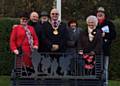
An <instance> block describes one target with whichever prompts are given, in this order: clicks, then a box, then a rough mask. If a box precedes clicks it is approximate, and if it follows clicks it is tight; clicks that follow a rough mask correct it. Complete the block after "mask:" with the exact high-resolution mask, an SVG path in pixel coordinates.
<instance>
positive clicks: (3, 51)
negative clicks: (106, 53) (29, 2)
mask: <svg viewBox="0 0 120 86" xmlns="http://www.w3.org/2000/svg"><path fill="white" fill-rule="evenodd" d="M113 23H114V24H115V26H116V31H117V38H116V40H115V41H114V42H113V43H112V49H111V51H112V52H111V58H110V66H109V75H110V79H119V80H120V72H119V69H120V66H119V65H120V58H119V57H120V52H119V51H120V19H116V20H114V21H113ZM14 24H18V19H12V18H1V19H0V75H10V73H11V70H12V67H13V64H14V55H13V54H12V53H11V52H10V50H9V37H10V32H11V28H12V26H13V25H14ZM79 25H80V26H81V27H83V28H84V26H85V23H84V22H79Z"/></svg>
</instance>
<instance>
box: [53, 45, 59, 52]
mask: <svg viewBox="0 0 120 86" xmlns="http://www.w3.org/2000/svg"><path fill="white" fill-rule="evenodd" d="M58 49H59V45H58V44H53V45H52V49H51V50H52V51H56V50H58Z"/></svg>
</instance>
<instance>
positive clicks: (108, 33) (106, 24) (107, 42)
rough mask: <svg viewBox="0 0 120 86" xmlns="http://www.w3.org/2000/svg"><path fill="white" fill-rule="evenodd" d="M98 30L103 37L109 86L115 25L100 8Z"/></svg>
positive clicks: (106, 75)
mask: <svg viewBox="0 0 120 86" xmlns="http://www.w3.org/2000/svg"><path fill="white" fill-rule="evenodd" d="M96 15H97V18H98V28H99V29H101V31H102V36H103V55H104V70H105V86H108V64H109V57H110V48H111V43H112V41H113V40H114V39H115V38H116V31H115V26H114V24H113V23H112V22H111V21H110V20H108V18H107V16H106V13H105V9H104V8H103V7H99V8H98V9H97V13H96Z"/></svg>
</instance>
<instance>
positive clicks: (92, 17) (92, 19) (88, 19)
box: [86, 15, 98, 26]
mask: <svg viewBox="0 0 120 86" xmlns="http://www.w3.org/2000/svg"><path fill="white" fill-rule="evenodd" d="M86 22H87V23H88V22H94V23H95V24H96V26H97V24H98V19H97V17H96V16H94V15H90V16H88V17H87V19H86Z"/></svg>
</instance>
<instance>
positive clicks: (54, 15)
mask: <svg viewBox="0 0 120 86" xmlns="http://www.w3.org/2000/svg"><path fill="white" fill-rule="evenodd" d="M50 17H51V20H58V17H59V11H58V10H57V9H56V8H54V9H52V10H51V12H50Z"/></svg>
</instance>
